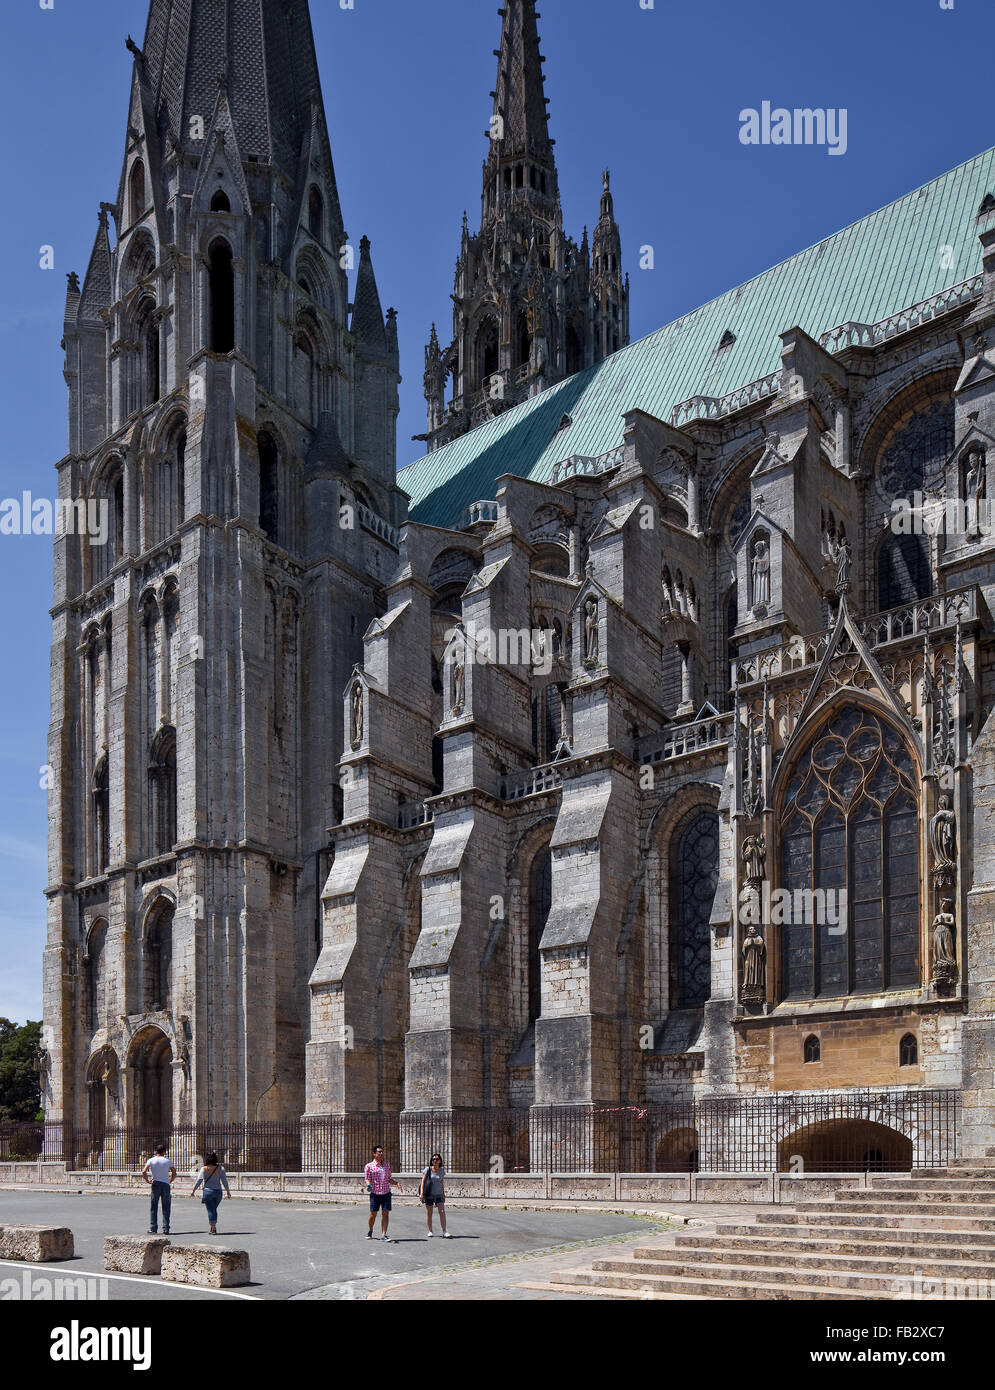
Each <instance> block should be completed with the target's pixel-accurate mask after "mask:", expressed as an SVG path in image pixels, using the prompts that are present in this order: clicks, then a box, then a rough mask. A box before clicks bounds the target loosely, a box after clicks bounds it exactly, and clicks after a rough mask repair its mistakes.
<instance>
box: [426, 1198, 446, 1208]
mask: <svg viewBox="0 0 995 1390" xmlns="http://www.w3.org/2000/svg"><path fill="white" fill-rule="evenodd" d="M424 1201H425V1205H426V1206H427V1207H444V1206H445V1205H446V1199H445V1197H426V1198H425V1199H424Z"/></svg>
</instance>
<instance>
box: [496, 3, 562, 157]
mask: <svg viewBox="0 0 995 1390" xmlns="http://www.w3.org/2000/svg"><path fill="white" fill-rule="evenodd" d="M498 13H499V14H500V15H501V16H502V18H503V20H504V23H503V25H502V27H501V48H500V50H498V75H497V86H496V88H495V90H494V115H495V116H500V117H501V120H502V122H503V136H504V139H503V141H501V140H498V141H496V143H498V144H502V145H503V146H504V148H503V150H502V153H504V154H511V153H513V152H515V153H517V152H521V151H524V152H526V153H530V154H533V155H536V156H538V157H539V158H542V157H543V156H547V157H550V158H551V157H552V145H553V141H552V140H550V138H549V119H548V116H547V114H546V105H547V102H546V95H545V86H544V82H543V75H542V64H543V62H544V59H543V57H542V55H541V54H540V52H539V27H538V24H537V22H536V21H537V20H538V18H539V16H538V14H537V12H536V7H535V0H505V4H504V8H503V9H501V10H499V11H498ZM498 129H499V132H500V127H499V128H498Z"/></svg>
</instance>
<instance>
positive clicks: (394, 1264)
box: [0, 1184, 660, 1302]
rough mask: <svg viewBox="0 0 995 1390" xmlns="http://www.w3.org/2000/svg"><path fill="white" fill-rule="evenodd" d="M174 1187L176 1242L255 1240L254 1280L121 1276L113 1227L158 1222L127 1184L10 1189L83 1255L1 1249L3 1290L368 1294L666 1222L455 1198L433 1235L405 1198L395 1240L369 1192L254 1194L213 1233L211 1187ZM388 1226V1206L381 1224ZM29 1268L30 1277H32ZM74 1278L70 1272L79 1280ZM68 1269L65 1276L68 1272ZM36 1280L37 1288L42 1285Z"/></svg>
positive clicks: (25, 1210) (17, 1211) (133, 1229)
mask: <svg viewBox="0 0 995 1390" xmlns="http://www.w3.org/2000/svg"><path fill="white" fill-rule="evenodd" d="M182 1190H183V1189H182V1187H181V1186H180V1185H179V1184H177V1185H176V1189H175V1191H174V1197H173V1213H172V1225H171V1235H170V1239H171V1240H172V1241H173V1243H174V1244H193V1243H200V1242H204V1243H206V1242H209V1241H217V1243H219V1244H221V1245H230V1246H232V1247H234V1248H236V1249H239V1250H247V1251H248V1252H249V1258H250V1261H251V1265H252V1279H253V1282H252V1283H251V1284H249V1285H245V1286H243V1287H241V1288H239V1289H234V1290H221V1291H217V1290H207V1289H196V1288H191V1287H187V1286H179V1285H172V1286H170V1285H165V1284H163V1282H162V1280H161V1279H158V1278H155V1277H148V1276H146V1277H143V1276H138V1275H131V1276H119V1275H110V1274H107V1273H106V1271H105V1270H104V1267H103V1266H104V1258H103V1242H104V1237H105V1236H108V1235H129V1234H131V1235H133V1234H138V1233H141V1232H144V1231H145V1230H146V1229H147V1227H148V1197H147V1196H146V1194H145V1193H139V1194H136V1195H134V1196H132V1195H129V1194H125V1193H121V1194H113V1195H111V1194H103V1193H89V1192H88V1193H83V1194H80V1195H76V1194H72V1193H65V1192H58V1193H47V1192H12V1191H3V1192H0V1224H4V1223H7V1224H18V1223H21V1224H25V1225H28V1224H30V1225H50V1226H69V1227H70V1228H71V1230H72V1232H73V1236H74V1240H75V1249H76V1256H75V1258H74V1259H73V1260H70V1261H66V1262H65V1263H53V1264H45V1265H25V1264H23V1263H20V1262H14V1261H0V1300H4V1299H7V1300H13V1299H17V1298H23V1297H27V1296H31V1297H32V1298H38V1297H44V1296H45V1292H44V1290H42V1282H43V1281H46V1280H53V1281H56V1282H54V1283H53V1287H52V1294H53V1296H54V1297H56V1298H60V1297H62V1298H66V1297H70V1298H71V1297H84V1298H85V1297H90V1298H98V1299H102V1300H103V1299H106V1300H109V1301H114V1300H133V1299H148V1298H151V1299H155V1300H157V1301H162V1300H167V1299H168V1300H174V1299H175V1300H191V1299H195V1300H197V1301H203V1300H210V1299H215V1300H218V1299H224V1300H226V1301H231V1302H234V1301H238V1300H241V1301H246V1300H253V1299H259V1298H263V1299H292V1298H301V1297H303V1298H322V1299H365V1298H368V1297H370V1296H371V1294H373V1293H378V1292H379V1291H381V1290H384V1289H386V1288H388V1287H390V1286H392V1285H393V1284H395V1283H402V1282H404V1281H405V1280H408V1279H417V1278H423V1277H425V1276H428V1275H431V1274H432V1273H433V1271H438V1272H439V1273H440V1274H441V1273H442V1272H443V1271H452V1270H453V1269H454V1268H458V1267H460V1266H461V1265H463V1264H464V1263H465V1264H467V1265H468V1266H469V1265H470V1264H471V1263H472V1265H473V1266H474V1267H476V1268H480V1264H479V1262H480V1261H490V1260H498V1259H505V1258H507V1257H521V1256H524V1255H527V1254H529V1253H537V1252H565V1251H567V1250H569V1249H570V1248H571V1247H574V1246H575V1247H576V1248H577V1249H578V1250H583V1249H586V1248H587V1247H588V1245H589V1244H590V1243H592V1242H601V1241H606V1242H607V1241H611V1240H616V1241H617V1240H618V1239H619V1238H620V1237H626V1236H630V1237H633V1238H635V1237H637V1236H639V1235H646V1234H648V1233H649V1232H651V1231H654V1230H658V1229H660V1227H659V1224H658V1223H657V1222H654V1221H652V1220H650V1219H647V1218H639V1217H634V1216H620V1215H618V1214H617V1213H611V1212H600V1211H580V1212H574V1211H553V1212H551V1211H546V1212H536V1211H509V1210H501V1209H494V1208H490V1209H480V1208H475V1207H452V1208H451V1209H450V1210H449V1213H448V1218H449V1229H450V1231H451V1232H452V1235H453V1239H452V1240H444V1239H442V1236H441V1234H440V1233H439V1230H440V1228H439V1222H438V1218H437V1217H436V1219H435V1223H434V1224H435V1230H436V1235H435V1236H434V1237H433V1238H432V1239H431V1240H430V1239H429V1238H428V1234H427V1230H426V1223H425V1214H424V1208H423V1207H421V1206H420V1205H418V1204H417V1203H416V1202H402V1201H399V1200H398V1198H397V1197H395V1200H394V1210H393V1213H392V1215H391V1221H390V1228H389V1235H390V1240H389V1242H381V1241H380V1240H379V1239H378V1238H375V1239H373V1240H367V1239H366V1229H367V1223H368V1220H369V1210H368V1208H367V1207H364V1206H362V1205H360V1204H359V1203H339V1204H335V1205H333V1204H328V1205H325V1204H318V1203H308V1204H307V1205H306V1206H305V1205H302V1206H297V1205H295V1204H292V1203H286V1202H272V1201H265V1200H258V1201H254V1200H253V1199H252V1198H251V1197H248V1196H241V1195H238V1196H236V1197H234V1198H233V1199H232V1200H230V1201H229V1200H227V1199H226V1200H225V1201H224V1202H223V1203H222V1204H221V1209H220V1212H219V1218H218V1230H219V1234H218V1235H217V1236H216V1237H215V1236H210V1235H209V1234H208V1232H207V1221H206V1217H205V1211H204V1207H203V1205H202V1204H201V1202H200V1200H199V1198H198V1199H193V1200H191V1199H190V1198H189V1197H186V1196H180V1195H179V1193H180V1192H182ZM379 1234H380V1220H379V1217H378V1218H377V1224H376V1228H375V1236H376V1237H379ZM25 1271H27V1274H28V1280H29V1282H28V1283H27V1284H25ZM70 1280H71V1281H72V1283H71V1284H70V1283H68V1282H67V1281H70ZM58 1281H62V1283H61V1284H60V1283H59V1282H58ZM32 1291H33V1292H32Z"/></svg>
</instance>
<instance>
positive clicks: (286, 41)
mask: <svg viewBox="0 0 995 1390" xmlns="http://www.w3.org/2000/svg"><path fill="white" fill-rule="evenodd" d="M136 59H137V63H138V66H139V69H140V70H141V74H142V76H143V77H144V80H145V83H146V90H147V92H148V97H149V100H150V102H151V105H152V108H153V112H154V115H155V120H156V125H157V128H158V134H159V138H160V141H165V139H166V136H167V135H168V134H169V133H170V132H172V134H173V135H174V136H175V137H176V139H177V141H178V143H179V146H180V148H181V149H184V150H185V149H188V148H189V147H190V145H191V144H192V143H193V141H192V139H191V132H192V130H195V129H196V124H197V118H198V117H199V118H200V119H201V120H202V121H203V122H205V123H206V122H207V121H208V120H209V119H210V116H211V113H212V111H213V110H214V106H215V102H216V100H217V94H218V78H219V76H222V75H223V76H224V78H225V82H226V86H227V90H228V97H229V103H230V106H231V114H232V121H233V123H234V127H235V134H236V137H237V139H238V145H239V149H240V150H241V152H242V155H243V157H247V156H249V155H253V156H256V157H258V159H259V160H260V161H261V162H263V163H273V164H276V165H278V166H279V167H280V168H281V169H283V170H284V172H285V173H287V174H288V175H290V176H293V175H294V174H295V173H296V170H297V161H298V158H299V156H300V153H301V146H302V143H303V141H304V139H305V136H306V135H307V133H308V131H309V129H310V126H311V107H312V102H317V103H318V104H319V106H320V104H321V85H320V82H319V79H318V61H317V57H316V55H315V49H314V36H313V34H312V32H311V16H310V13H309V11H308V0H281V3H280V4H273V3H270V0H151V4H150V6H149V18H148V24H147V26H146V30H145V43H144V46H143V48H142V50H141V55H140V56H139V55H137V54H136Z"/></svg>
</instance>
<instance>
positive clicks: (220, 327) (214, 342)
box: [208, 241, 235, 353]
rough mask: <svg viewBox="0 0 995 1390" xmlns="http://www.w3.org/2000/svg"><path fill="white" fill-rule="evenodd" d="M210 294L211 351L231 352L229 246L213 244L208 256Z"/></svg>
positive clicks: (232, 274) (232, 279)
mask: <svg viewBox="0 0 995 1390" xmlns="http://www.w3.org/2000/svg"><path fill="white" fill-rule="evenodd" d="M208 262H209V280H210V291H211V351H212V352H219V353H224V352H233V351H234V349H235V271H234V268H233V266H232V254H231V247H230V246H229V245H228V243H227V242H224V241H216V242H214V244H213V245H212V247H211V250H210V253H209V255H208Z"/></svg>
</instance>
